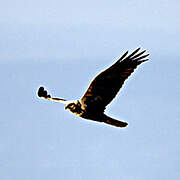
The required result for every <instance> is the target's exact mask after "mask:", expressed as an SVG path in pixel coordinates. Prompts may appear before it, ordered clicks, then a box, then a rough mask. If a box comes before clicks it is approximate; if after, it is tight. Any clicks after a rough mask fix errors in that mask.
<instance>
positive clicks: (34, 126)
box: [0, 0, 180, 180]
mask: <svg viewBox="0 0 180 180" xmlns="http://www.w3.org/2000/svg"><path fill="white" fill-rule="evenodd" d="M179 5H180V3H179V1H177V0H176V1H175V0H173V1H167V0H164V1H162V0H160V1H154V0H152V1H142V0H136V1H98V2H97V1H93V0H92V1H56V0H54V1H47V0H46V1H41V0H39V1H34V0H32V1H28V2H25V1H21V0H14V1H13V2H12V1H4V2H3V3H1V6H0V16H1V19H0V26H1V33H0V39H1V41H0V80H1V90H0V92H1V93H0V109H1V118H0V142H1V143H0V154H1V156H0V169H1V174H0V179H2V180H11V179H13V180H14V179H15V180H16V179H18V180H21V179H22V180H24V179H26V180H32V179H33V180H36V179H44V180H49V179H54V180H56V179H64V180H69V179H71V180H77V179H78V180H84V179H86V180H91V179H95V180H96V179H98V180H99V179H103V180H109V179H113V180H119V179H121V180H140V179H142V180H144V179H145V180H152V179H163V180H169V179H174V180H176V179H177V180H178V179H179V176H180V170H179V166H180V164H179V161H180V158H179V157H180V150H179V149H180V144H179V136H180V132H179V128H180V123H179V120H180V101H179V99H180V93H179V92H180V85H179V82H180V71H179V65H180V61H179V59H180V54H179V48H180V46H179V42H180V37H179V33H180V22H179V21H180V20H179V17H180V12H179ZM137 47H142V48H145V49H147V51H148V52H149V53H150V60H149V61H148V62H147V63H144V64H143V65H141V66H140V67H139V68H138V69H137V70H136V71H135V73H134V74H133V75H132V76H131V77H130V78H129V79H128V80H127V81H126V83H125V86H123V88H122V89H121V92H120V93H119V94H118V96H117V97H116V99H115V100H114V101H113V102H112V103H111V105H109V106H108V108H107V111H106V112H107V114H108V115H111V116H112V117H115V118H117V119H121V120H124V121H128V123H129V126H128V127H127V128H125V129H118V128H113V127H110V126H107V125H104V124H100V123H95V122H91V121H85V120H83V119H80V118H79V117H76V116H74V115H73V114H70V113H69V112H67V111H65V110H64V107H63V105H61V104H57V103H52V102H46V101H43V100H40V99H38V98H37V96H36V91H37V89H38V87H39V86H41V85H44V86H45V87H46V88H47V89H48V90H49V92H50V93H51V94H52V95H54V96H57V97H62V98H66V99H69V100H71V99H79V98H80V97H81V96H82V95H83V93H84V92H85V90H86V88H87V87H88V85H89V82H90V81H91V80H92V78H93V77H94V76H95V75H96V74H97V73H99V71H101V70H103V69H105V68H106V67H108V66H109V65H111V64H112V63H113V62H114V61H115V60H116V59H117V58H118V57H119V56H120V55H121V54H122V53H123V52H125V51H126V50H130V51H132V50H134V49H135V48H137Z"/></svg>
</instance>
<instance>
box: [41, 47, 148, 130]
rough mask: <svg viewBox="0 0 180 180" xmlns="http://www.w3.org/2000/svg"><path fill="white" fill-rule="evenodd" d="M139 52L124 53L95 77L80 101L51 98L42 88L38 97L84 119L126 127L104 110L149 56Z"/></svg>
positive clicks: (125, 124) (124, 123)
mask: <svg viewBox="0 0 180 180" xmlns="http://www.w3.org/2000/svg"><path fill="white" fill-rule="evenodd" d="M139 50H140V48H138V49H136V50H135V51H134V52H133V53H131V54H130V55H129V56H127V54H128V52H126V53H125V54H124V55H122V57H121V58H120V59H119V60H118V61H117V62H116V63H114V64H113V65H112V66H110V67H109V68H108V69H106V70H105V71H102V72H101V73H100V74H99V75H98V76H96V77H95V78H94V79H93V81H92V82H91V83H90V85H89V87H88V89H87V91H86V93H85V94H84V96H83V97H82V98H81V99H80V100H76V101H66V100H64V99H60V98H51V96H50V95H48V93H47V91H46V90H44V88H43V87H40V88H39V91H38V96H39V97H41V98H44V99H48V100H52V101H56V102H60V103H63V104H65V105H66V107H65V109H68V110H69V111H71V112H72V113H74V114H75V115H77V116H79V117H82V118H84V119H89V120H93V121H98V122H104V123H106V124H110V125H113V126H116V127H126V126H127V125H128V123H126V122H122V121H119V120H115V119H113V118H111V117H108V116H107V115H105V114H104V110H105V108H106V106H107V105H108V104H109V103H110V102H111V101H112V100H113V99H114V97H115V96H116V94H117V93H118V91H119V90H120V88H121V87H122V85H123V83H124V81H125V80H126V79H127V78H128V77H129V76H130V75H131V73H132V72H133V71H134V70H135V69H136V67H137V66H138V65H139V64H141V63H142V62H145V61H147V60H148V59H145V58H146V57H147V56H148V55H149V54H146V55H143V54H144V52H145V51H142V52H139V53H138V51H139Z"/></svg>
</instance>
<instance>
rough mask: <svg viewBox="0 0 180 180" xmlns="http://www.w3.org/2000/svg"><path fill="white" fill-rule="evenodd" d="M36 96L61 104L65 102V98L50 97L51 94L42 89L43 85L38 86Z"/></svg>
mask: <svg viewBox="0 0 180 180" xmlns="http://www.w3.org/2000/svg"><path fill="white" fill-rule="evenodd" d="M38 96H39V97H40V98H42V99H46V100H50V101H55V102H59V103H62V104H67V102H66V100H65V99H60V98H51V95H50V94H48V92H47V91H46V90H45V89H44V87H40V88H39V90H38Z"/></svg>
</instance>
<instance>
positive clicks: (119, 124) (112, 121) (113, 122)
mask: <svg viewBox="0 0 180 180" xmlns="http://www.w3.org/2000/svg"><path fill="white" fill-rule="evenodd" d="M103 122H104V123H106V124H109V125H112V126H116V127H120V128H124V127H126V126H127V125H128V123H127V122H123V121H119V120H116V119H113V118H111V117H109V116H106V115H104V119H103Z"/></svg>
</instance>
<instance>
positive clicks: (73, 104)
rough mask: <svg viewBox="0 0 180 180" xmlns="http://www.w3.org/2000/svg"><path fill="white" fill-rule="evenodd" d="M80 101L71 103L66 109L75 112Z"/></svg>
mask: <svg viewBox="0 0 180 180" xmlns="http://www.w3.org/2000/svg"><path fill="white" fill-rule="evenodd" d="M77 104H78V101H71V102H69V103H68V104H67V105H66V106H65V109H69V110H74V109H75V108H76V107H77Z"/></svg>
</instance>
